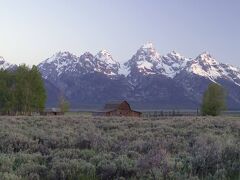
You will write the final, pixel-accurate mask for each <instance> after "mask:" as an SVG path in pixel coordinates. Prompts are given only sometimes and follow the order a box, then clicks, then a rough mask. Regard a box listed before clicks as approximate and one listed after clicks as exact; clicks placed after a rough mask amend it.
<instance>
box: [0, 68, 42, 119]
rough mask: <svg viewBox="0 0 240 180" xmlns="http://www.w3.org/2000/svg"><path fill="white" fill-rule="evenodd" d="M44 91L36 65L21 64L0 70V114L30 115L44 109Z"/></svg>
mask: <svg viewBox="0 0 240 180" xmlns="http://www.w3.org/2000/svg"><path fill="white" fill-rule="evenodd" d="M45 101H46V91H45V88H44V83H43V80H42V77H41V74H40V72H39V71H38V69H37V67H36V66H32V68H29V67H28V66H26V65H21V66H19V67H18V68H17V69H15V70H12V71H7V70H0V111H1V113H2V114H9V115H10V114H19V115H30V114H31V113H32V112H40V111H42V110H43V109H44V106H45Z"/></svg>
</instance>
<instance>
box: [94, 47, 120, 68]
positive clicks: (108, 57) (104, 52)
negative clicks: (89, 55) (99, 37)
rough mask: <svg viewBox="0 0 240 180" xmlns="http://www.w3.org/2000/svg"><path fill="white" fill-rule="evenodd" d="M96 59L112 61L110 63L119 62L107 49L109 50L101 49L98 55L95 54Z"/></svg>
mask: <svg viewBox="0 0 240 180" xmlns="http://www.w3.org/2000/svg"><path fill="white" fill-rule="evenodd" d="M95 58H96V59H98V60H100V61H105V62H106V63H110V64H116V63H118V62H117V61H115V60H114V59H113V57H112V55H111V54H110V53H109V52H108V51H107V50H105V49H104V50H101V51H99V52H98V53H97V55H96V56H95Z"/></svg>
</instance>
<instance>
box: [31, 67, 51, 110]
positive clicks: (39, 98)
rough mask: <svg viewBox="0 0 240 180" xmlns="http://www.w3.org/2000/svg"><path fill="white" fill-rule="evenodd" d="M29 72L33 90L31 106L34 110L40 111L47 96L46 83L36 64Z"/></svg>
mask: <svg viewBox="0 0 240 180" xmlns="http://www.w3.org/2000/svg"><path fill="white" fill-rule="evenodd" d="M29 73H30V84H31V92H32V100H31V106H32V108H33V110H34V111H36V112H40V111H42V110H43V109H44V106H45V101H46V98H47V96H46V91H45V88H44V83H43V80H42V77H41V74H40V72H39V71H38V69H37V67H36V66H33V67H32V69H31V70H30V72H29Z"/></svg>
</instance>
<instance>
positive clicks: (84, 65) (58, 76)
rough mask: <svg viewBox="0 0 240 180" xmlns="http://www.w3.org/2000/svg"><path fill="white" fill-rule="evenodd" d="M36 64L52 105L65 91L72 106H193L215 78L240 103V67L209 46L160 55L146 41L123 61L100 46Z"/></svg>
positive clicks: (234, 102) (239, 106) (232, 103)
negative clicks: (208, 49)
mask: <svg viewBox="0 0 240 180" xmlns="http://www.w3.org/2000/svg"><path fill="white" fill-rule="evenodd" d="M3 64H4V63H3ZM0 66H1V59H0ZM3 67H8V65H3ZM38 68H39V70H40V72H41V73H42V76H43V78H44V80H45V82H46V89H47V92H48V93H49V98H48V103H47V105H48V106H54V105H56V104H57V99H58V96H59V94H60V93H61V94H64V95H65V96H66V98H67V99H68V100H69V101H70V103H71V105H72V107H73V108H79V107H95V106H100V105H102V104H104V103H105V102H107V101H111V100H123V99H125V100H128V101H130V103H131V104H133V106H135V107H136V108H152V109H153V108H154V109H156V108H168V109H169V108H170V109H183V108H189V109H192V108H198V107H199V106H200V103H201V99H202V95H203V92H204V91H205V90H206V88H207V86H208V84H209V83H211V82H216V83H219V84H221V85H222V86H223V87H224V88H225V89H226V91H227V93H228V96H227V101H228V106H229V108H230V109H240V68H238V67H234V66H231V65H228V64H224V63H220V62H218V61H217V60H216V59H215V58H214V57H213V56H211V55H210V53H208V52H204V53H202V54H200V55H199V56H197V57H196V58H187V57H184V56H182V55H181V54H179V53H178V52H176V51H172V52H170V53H168V54H166V55H160V54H159V53H158V52H157V50H156V49H155V48H154V45H153V44H152V43H146V44H144V45H142V46H141V47H140V48H139V49H138V50H137V51H136V53H135V54H134V55H133V56H132V57H131V58H130V59H129V60H128V61H127V62H125V63H124V64H123V66H120V63H119V62H117V61H115V60H114V58H113V57H112V55H111V54H110V53H109V52H108V51H107V50H101V51H99V53H97V54H96V55H93V54H91V53H90V52H86V53H84V54H82V55H80V56H79V57H78V56H76V55H73V54H71V53H70V52H58V53H56V54H54V55H53V56H52V57H50V58H48V59H46V60H44V61H42V62H41V63H40V64H39V65H38ZM121 71H125V72H127V73H126V74H124V75H123V74H121V73H120V72H121ZM50 97H51V98H50Z"/></svg>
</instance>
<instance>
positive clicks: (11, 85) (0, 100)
mask: <svg viewBox="0 0 240 180" xmlns="http://www.w3.org/2000/svg"><path fill="white" fill-rule="evenodd" d="M15 90H16V88H15V75H14V73H12V72H8V71H5V70H0V111H1V112H2V113H3V114H11V113H12V112H13V110H14V106H15Z"/></svg>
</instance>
